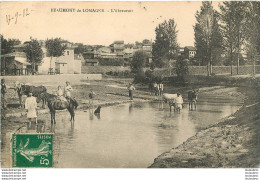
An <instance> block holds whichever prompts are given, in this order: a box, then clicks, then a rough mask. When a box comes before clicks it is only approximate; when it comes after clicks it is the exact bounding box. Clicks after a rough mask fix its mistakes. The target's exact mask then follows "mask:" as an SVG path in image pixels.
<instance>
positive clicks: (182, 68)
mask: <svg viewBox="0 0 260 180" xmlns="http://www.w3.org/2000/svg"><path fill="white" fill-rule="evenodd" d="M188 72H189V70H188V60H186V59H181V58H179V59H178V60H177V62H176V74H177V77H178V79H179V80H181V81H182V80H184V77H185V76H186V75H188Z"/></svg>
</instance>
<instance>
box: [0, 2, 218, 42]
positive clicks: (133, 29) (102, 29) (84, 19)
mask: <svg viewBox="0 0 260 180" xmlns="http://www.w3.org/2000/svg"><path fill="white" fill-rule="evenodd" d="M213 5H214V7H216V8H217V6H218V2H214V3H213ZM200 6H201V2H200V1H198V2H196V1H183V2H180V1H179V2H177V1H176V2H0V8H1V9H0V18H1V19H0V20H1V21H0V33H1V34H2V35H3V36H4V38H6V39H8V38H17V39H20V40H21V41H23V42H24V41H28V40H29V39H30V37H32V38H36V39H38V40H45V39H47V38H56V37H61V38H62V39H65V40H68V41H71V42H74V43H83V44H90V45H97V44H99V45H110V44H112V43H113V42H114V41H115V40H123V41H124V42H125V43H134V42H135V41H142V40H144V39H149V40H154V39H155V28H156V26H158V24H159V23H162V22H163V21H164V20H169V19H172V18H174V20H175V22H176V24H177V30H178V43H179V45H180V46H193V45H194V30H193V26H194V25H195V23H196V19H195V13H196V11H198V10H199V9H200ZM59 9H62V10H63V11H64V9H65V10H66V11H69V12H58V10H59ZM90 9H91V10H93V9H94V10H96V11H99V12H89V10H90ZM117 9H119V10H128V11H129V12H115V11H116V10H117ZM55 10H56V12H54V11H55ZM78 10H80V11H78ZM73 11H74V12H73ZM86 11H88V12H86ZM100 11H101V12H100ZM102 11H104V12H102Z"/></svg>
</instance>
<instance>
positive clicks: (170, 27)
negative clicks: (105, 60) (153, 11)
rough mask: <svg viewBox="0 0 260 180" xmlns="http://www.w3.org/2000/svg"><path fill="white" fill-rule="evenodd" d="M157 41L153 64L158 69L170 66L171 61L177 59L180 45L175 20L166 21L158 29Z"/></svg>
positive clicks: (154, 47) (156, 30)
mask: <svg viewBox="0 0 260 180" xmlns="http://www.w3.org/2000/svg"><path fill="white" fill-rule="evenodd" d="M155 33H156V39H155V42H154V43H153V49H152V55H153V63H154V65H155V66H156V67H163V66H165V65H168V62H169V60H170V59H174V58H176V57H177V51H178V43H177V33H178V31H177V30H176V23H175V21H174V19H170V20H169V21H164V22H163V23H161V24H159V25H158V26H157V27H156V29H155Z"/></svg>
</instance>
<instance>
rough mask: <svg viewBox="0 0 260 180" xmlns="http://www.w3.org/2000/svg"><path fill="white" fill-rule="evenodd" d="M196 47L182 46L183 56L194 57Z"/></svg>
mask: <svg viewBox="0 0 260 180" xmlns="http://www.w3.org/2000/svg"><path fill="white" fill-rule="evenodd" d="M196 52H197V51H196V48H195V47H193V46H186V47H185V48H184V56H185V57H184V58H187V59H191V58H194V57H195V55H196Z"/></svg>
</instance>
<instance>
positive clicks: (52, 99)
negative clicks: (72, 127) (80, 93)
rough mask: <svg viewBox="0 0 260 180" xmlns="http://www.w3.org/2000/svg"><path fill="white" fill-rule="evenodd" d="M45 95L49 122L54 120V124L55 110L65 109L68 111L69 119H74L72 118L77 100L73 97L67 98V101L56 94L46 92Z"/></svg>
mask: <svg viewBox="0 0 260 180" xmlns="http://www.w3.org/2000/svg"><path fill="white" fill-rule="evenodd" d="M46 97H47V104H48V108H49V110H50V113H51V123H53V122H54V124H56V121H55V113H56V110H64V109H67V110H68V111H69V113H70V121H72V120H73V121H74V120H75V119H74V117H75V112H74V109H77V107H78V102H77V101H76V100H75V99H73V98H67V101H64V100H61V99H59V98H58V97H57V96H56V95H53V94H48V93H46Z"/></svg>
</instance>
